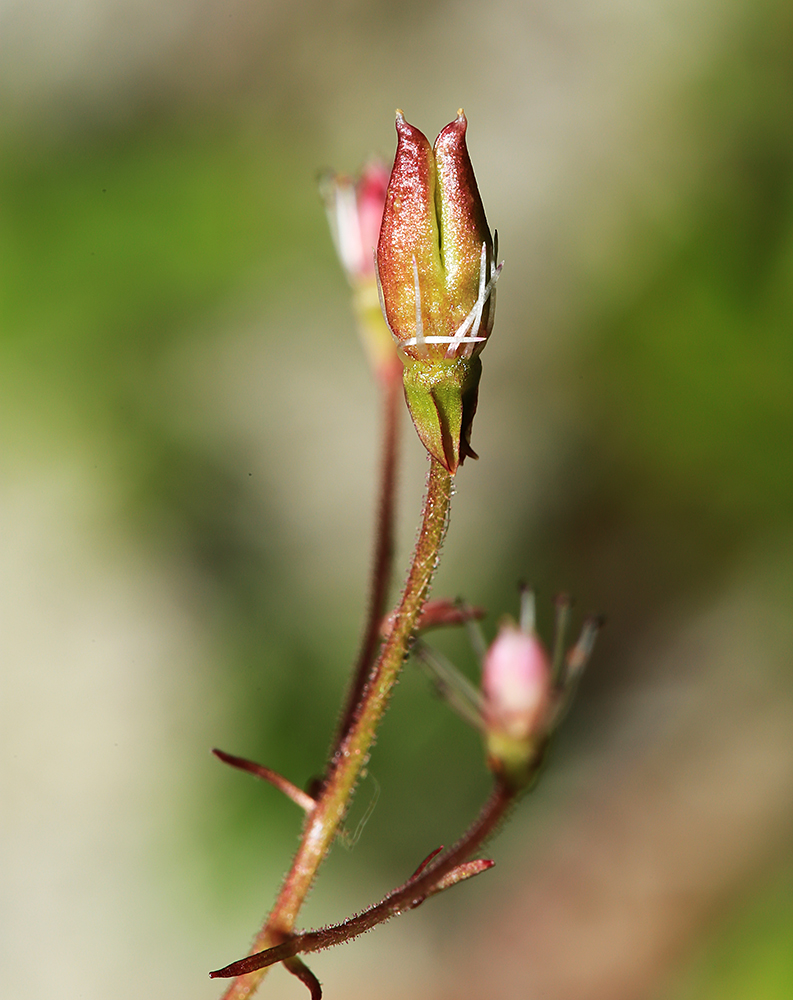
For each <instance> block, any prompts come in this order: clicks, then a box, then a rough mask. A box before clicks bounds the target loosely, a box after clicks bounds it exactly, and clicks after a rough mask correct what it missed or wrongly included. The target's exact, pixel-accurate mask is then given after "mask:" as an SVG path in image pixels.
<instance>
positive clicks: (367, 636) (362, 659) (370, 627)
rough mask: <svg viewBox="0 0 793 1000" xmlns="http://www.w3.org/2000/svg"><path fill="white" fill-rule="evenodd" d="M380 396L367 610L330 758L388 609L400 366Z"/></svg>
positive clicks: (393, 370)
mask: <svg viewBox="0 0 793 1000" xmlns="http://www.w3.org/2000/svg"><path fill="white" fill-rule="evenodd" d="M381 386H382V398H383V450H382V456H383V458H382V465H381V470H380V496H379V498H378V504H377V528H376V535H375V547H374V562H373V565H372V577H371V583H370V590H369V611H368V615H367V619H366V624H365V626H364V633H363V639H362V640H361V648H360V651H359V653H358V659H357V661H356V664H355V668H354V670H353V674H352V679H351V681H350V687H349V690H348V691H347V697H346V701H345V705H344V709H343V711H342V714H341V716H340V719H339V727H338V730H337V733H336V738H335V740H334V743H333V750H332V753H331V761H332V760H333V759H334V757H335V754H336V750H337V749H338V747H339V745H340V743H341V742H342V740H343V739H344V737H345V736H346V735H347V733H348V732H349V729H350V725H351V724H352V720H353V717H354V715H355V712H356V709H357V706H358V702H359V701H360V700H361V695H362V694H363V689H364V687H365V686H366V681H367V678H368V677H369V673H370V671H371V669H372V664H373V663H374V658H375V654H376V652H377V645H378V642H379V640H380V626H381V624H382V621H383V617H384V615H385V613H386V610H387V602H388V588H389V585H390V583H391V576H392V572H393V565H394V521H395V511H396V468H397V460H398V457H399V415H400V413H401V412H402V409H401V397H402V370H401V366H399V367H398V368H395V367H394V366H393V365H392V366H391V368H390V369H389V370H388V371H387V372H386V374H385V375H384V376H383V378H382V379H381Z"/></svg>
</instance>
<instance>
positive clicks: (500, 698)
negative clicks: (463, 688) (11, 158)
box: [482, 622, 553, 788]
mask: <svg viewBox="0 0 793 1000" xmlns="http://www.w3.org/2000/svg"><path fill="white" fill-rule="evenodd" d="M482 695H483V711H482V715H483V721H484V729H485V739H486V743H487V752H488V764H489V766H490V768H491V770H493V771H495V772H496V773H498V774H499V775H501V776H502V777H503V778H504V779H505V780H506V781H507V782H508V783H509V784H511V785H512V786H513V787H515V788H521V787H523V785H524V784H526V782H527V781H528V779H529V777H530V774H531V771H532V765H533V764H534V762H535V760H536V757H537V753H538V752H541V750H542V748H543V744H544V742H545V738H546V736H547V735H548V724H549V721H550V716H551V708H552V702H553V699H552V673H551V661H550V659H549V657H548V654H547V653H546V651H545V648H544V647H543V645H542V643H541V642H540V640H539V639H538V638H537V636H536V635H535V634H534V632H533V631H532V632H524V631H522V630H521V629H519V628H517V626H515V625H514V624H512V623H511V622H508V623H506V624H504V625H502V627H501V630H500V632H499V633H498V636H497V637H496V639H495V641H494V642H493V644H492V645H491V646H490V648H489V649H488V651H487V654H486V655H485V661H484V666H483V671H482Z"/></svg>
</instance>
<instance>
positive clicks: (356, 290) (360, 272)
mask: <svg viewBox="0 0 793 1000" xmlns="http://www.w3.org/2000/svg"><path fill="white" fill-rule="evenodd" d="M388 177H389V170H388V167H387V166H386V165H385V163H383V162H382V160H379V159H373V160H370V162H369V163H368V164H367V165H366V166H365V167H364V169H363V171H362V173H361V176H360V177H359V178H358V179H357V180H356V179H354V178H352V177H347V176H345V175H343V174H331V173H328V174H326V175H325V176H324V177H323V178H322V179H321V181H320V192H321V194H322V197H323V200H324V202H325V211H326V213H327V216H328V223H329V225H330V231H331V235H332V236H333V243H334V246H335V247H336V252H337V254H338V255H339V260H340V261H341V265H342V267H343V268H344V272H345V274H346V275H347V280H348V281H349V283H350V287H351V288H352V290H353V305H354V308H355V314H356V318H357V321H358V330H359V333H360V336H361V340H362V342H363V346H364V349H365V351H366V353H367V356H368V358H369V362H370V364H371V365H372V368H373V369H374V371H375V374H377V375H378V376H379V377H380V378H381V379H383V380H387V379H389V378H392V377H394V374H395V373H396V377H398V374H399V372H400V370H401V365H400V362H399V358H398V357H397V354H396V351H395V349H394V342H393V338H392V337H391V335H390V332H389V330H388V328H387V326H386V325H385V323H384V322H383V315H382V313H381V310H380V301H379V297H378V291H377V278H376V276H375V264H374V254H375V247H376V246H377V240H378V237H379V234H380V225H381V223H382V221H383V208H384V206H385V196H386V188H387V187H388Z"/></svg>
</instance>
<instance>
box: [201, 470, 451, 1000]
mask: <svg viewBox="0 0 793 1000" xmlns="http://www.w3.org/2000/svg"><path fill="white" fill-rule="evenodd" d="M451 495H452V480H451V476H450V475H449V473H448V471H447V470H446V469H445V468H444V467H443V466H442V465H441V464H440V463H439V462H436V461H435V460H431V461H430V469H429V474H428V477H427V492H426V495H425V497H424V506H423V513H422V522H421V529H420V531H419V536H418V539H417V541H416V547H415V550H414V553H413V559H412V562H411V567H410V572H409V574H408V579H407V583H406V584H405V589H404V592H403V594H402V599H401V601H400V603H399V606H398V608H397V610H396V613H395V615H394V623H393V628H392V629H391V632H390V634H389V636H388V639H387V640H386V641H385V642H384V643H383V645H382V647H381V650H380V654H379V656H378V658H377V661H376V663H375V665H374V667H373V669H372V673H371V677H370V678H369V680H368V682H367V684H366V685H365V688H364V691H363V694H362V696H361V698H360V700H359V702H358V704H357V706H356V710H355V712H354V714H353V717H352V719H351V723H350V726H349V729H348V732H347V733H346V735H345V736H344V738H343V739H342V740H341V742H340V744H339V746H338V747H337V749H336V752H335V753H334V755H333V758H332V760H331V762H330V765H329V768H328V773H327V776H326V780H325V782H324V784H323V787H322V789H321V791H320V794H319V797H318V799H317V801H316V805H315V806H314V808H313V809H312V810H311V812H310V813H308V814H307V816H306V821H305V824H304V827H303V834H302V837H301V841H300V846H299V847H298V850H297V854H296V855H295V858H294V860H293V862H292V867H291V869H290V870H289V873H288V874H287V876H286V879H285V881H284V884H283V886H282V888H281V892H280V893H279V896H278V899H277V900H276V903H275V906H274V907H273V910H272V912H271V913H270V916H269V917H268V919H267V922H266V923H265V925H264V927H263V928H262V930H261V931H260V932H259V934H258V935H257V937H256V939H255V941H254V942H253V945H252V948H251V952H252V953H257V952H262V951H264V950H266V949H267V948H270V947H272V946H274V945H279V944H282V943H284V942H285V941H287V940H288V939H290V938H291V937H292V934H293V929H294V926H295V921H296V920H297V916H298V913H299V911H300V908H301V906H302V904H303V902H304V900H305V898H306V896H307V894H308V891H309V889H310V888H311V885H312V883H313V881H314V878H315V876H316V874H317V871H318V869H319V867H320V865H321V864H322V862H323V860H324V859H325V857H326V855H327V853H328V851H329V850H330V847H331V845H332V843H333V840H334V838H335V837H336V834H337V833H338V831H339V827H340V826H341V823H342V821H343V819H344V816H345V813H346V811H347V808H348V806H349V803H350V800H351V797H352V794H353V792H354V790H355V786H356V784H357V782H358V779H359V777H360V775H361V771H362V770H363V768H364V766H365V765H366V762H367V761H368V759H369V752H370V750H371V747H372V743H373V742H374V738H375V735H376V732H377V727H378V725H379V723H380V720H381V718H382V716H383V713H384V712H385V710H386V708H387V706H388V701H389V699H390V696H391V693H392V691H393V688H394V684H395V683H396V681H397V678H398V677H399V672H400V670H401V668H402V665H403V663H404V661H405V658H406V656H407V653H408V648H409V645H410V641H411V639H412V637H413V634H414V632H415V629H416V625H417V623H418V620H419V616H420V614H421V610H422V608H423V606H424V603H425V601H426V599H427V596H428V594H429V589H430V584H431V581H432V576H433V574H434V572H435V568H436V566H437V564H438V559H439V556H440V549H441V545H442V543H443V538H444V536H445V534H446V526H447V523H448V516H449V507H450V503H451ZM279 961H280V959H279ZM264 974H265V968H262V967H260V968H257V969H255V970H253V971H251V972H249V973H247V974H241V975H237V976H236V978H235V979H234V980H233V981H232V983H231V984H230V986H229V988H228V990H227V991H226V992H225V993H224V995H223V1000H247V998H248V997H250V996H251V995H252V994H253V993H254V991H255V990H256V989H257V987H258V985H259V983H260V982H261V979H262V978H263V977H264ZM213 975H217V973H213Z"/></svg>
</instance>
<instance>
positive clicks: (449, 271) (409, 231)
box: [377, 111, 500, 473]
mask: <svg viewBox="0 0 793 1000" xmlns="http://www.w3.org/2000/svg"><path fill="white" fill-rule="evenodd" d="M466 128H467V122H466V119H465V115H464V114H463V112H462V111H460V112H459V113H458V115H457V118H456V119H455V120H454V121H453V122H451V123H450V124H449V125H447V126H446V128H444V129H443V131H442V132H441V133H440V135H439V136H438V138H437V139H436V140H435V145H434V147H431V146H430V144H429V142H428V140H427V138H426V136H425V135H424V134H423V133H422V132H420V131H419V130H418V129H417V128H415V127H414V126H413V125H410V124H409V123H408V122H407V121H405V118H404V116H403V115H402V112H401V111H398V112H397V119H396V129H397V136H398V143H397V152H396V158H395V160H394V168H393V170H392V172H391V178H390V180H389V183H388V192H387V195H386V204H385V211H384V214H383V224H382V228H381V230H380V239H379V242H378V245H377V273H378V278H379V281H380V290H381V295H382V306H383V312H384V315H385V318H386V321H387V323H388V325H389V327H390V329H391V332H392V334H393V336H394V338H395V340H396V341H397V344H398V346H399V349H400V353H401V355H402V360H403V362H404V365H405V371H404V385H405V397H406V400H407V403H408V407H409V409H410V413H411V416H412V417H413V422H414V424H415V425H416V430H417V431H418V434H419V437H420V438H421V440H422V442H423V443H424V445H425V447H426V448H427V450H428V451H429V452H430V454H431V455H433V456H434V457H435V458H436V459H437V460H438V461H439V462H441V464H442V465H444V466H445V467H446V469H448V471H449V472H451V473H454V472H456V471H457V467H458V465H460V464H461V463H462V462H463V461H464V460H465V458H466V457H468V456H471V457H474V458H475V457H476V455H475V453H474V452H473V450H472V449H471V447H470V444H469V438H470V433H471V424H472V422H473V418H474V413H475V411H476V401H477V393H478V387H479V378H480V375H481V364H480V362H479V359H478V357H477V355H478V354H479V352H480V351H481V350H482V348H483V347H484V344H485V342H486V340H487V338H488V337H489V335H490V331H491V329H492V327H493V319H494V315H495V296H494V293H493V289H494V285H495V282H496V280H497V278H498V275H499V273H500V267H499V268H497V267H496V266H495V255H494V247H493V239H492V237H491V235H490V230H489V228H488V225H487V220H486V218H485V212H484V208H483V207H482V201H481V198H480V197H479V190H478V188H477V185H476V179H475V178H474V172H473V168H472V166H471V160H470V158H469V156H468V149H467V147H466V143H465V132H466Z"/></svg>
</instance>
